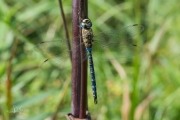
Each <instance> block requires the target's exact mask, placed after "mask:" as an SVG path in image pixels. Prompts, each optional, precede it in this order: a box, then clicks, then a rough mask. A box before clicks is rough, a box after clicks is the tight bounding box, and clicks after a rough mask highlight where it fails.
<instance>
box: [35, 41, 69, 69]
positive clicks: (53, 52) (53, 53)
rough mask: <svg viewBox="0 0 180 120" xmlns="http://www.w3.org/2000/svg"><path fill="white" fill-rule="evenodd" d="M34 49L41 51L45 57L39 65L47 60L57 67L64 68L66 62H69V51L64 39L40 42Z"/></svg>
mask: <svg viewBox="0 0 180 120" xmlns="http://www.w3.org/2000/svg"><path fill="white" fill-rule="evenodd" d="M34 50H35V51H37V52H41V53H42V54H43V55H44V56H45V57H46V60H44V62H43V63H42V64H41V66H40V67H43V66H44V65H46V64H48V62H49V61H50V63H51V64H54V65H56V66H57V67H59V68H64V66H65V65H66V63H70V59H69V57H70V56H69V55H70V54H69V53H70V52H71V51H69V50H68V49H67V43H66V41H63V40H53V41H45V42H41V43H39V44H37V45H36V46H35V47H34Z"/></svg>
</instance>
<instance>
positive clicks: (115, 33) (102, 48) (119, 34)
mask: <svg viewBox="0 0 180 120" xmlns="http://www.w3.org/2000/svg"><path fill="white" fill-rule="evenodd" d="M143 30H144V27H143V26H142V25H138V24H134V25H131V26H127V27H125V28H122V29H116V30H112V31H109V32H102V33H100V34H98V35H95V36H94V42H93V54H94V53H95V54H96V53H97V56H100V57H102V59H106V58H107V54H108V53H112V54H113V55H114V56H115V57H116V58H117V59H119V58H131V57H133V56H134V55H136V54H138V53H140V52H141V47H140V46H138V45H137V44H136V42H135V40H134V38H135V37H136V36H138V35H140V33H141V32H142V31H143ZM104 55H105V56H104ZM94 56H95V57H96V55H94ZM103 56H104V57H103Z"/></svg>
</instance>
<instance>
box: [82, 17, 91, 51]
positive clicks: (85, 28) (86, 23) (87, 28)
mask: <svg viewBox="0 0 180 120" xmlns="http://www.w3.org/2000/svg"><path fill="white" fill-rule="evenodd" d="M91 26H92V22H91V20H90V19H84V20H83V21H82V22H81V28H82V38H83V42H84V45H85V46H86V48H90V47H92V42H93V31H92V29H91Z"/></svg>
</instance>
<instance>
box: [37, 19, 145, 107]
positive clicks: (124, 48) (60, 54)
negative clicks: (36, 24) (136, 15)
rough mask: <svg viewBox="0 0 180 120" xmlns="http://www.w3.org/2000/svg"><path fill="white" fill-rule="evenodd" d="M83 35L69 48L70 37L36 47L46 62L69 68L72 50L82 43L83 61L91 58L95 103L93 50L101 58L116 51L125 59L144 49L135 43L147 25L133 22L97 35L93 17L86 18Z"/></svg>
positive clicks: (42, 43) (81, 24) (119, 56)
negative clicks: (84, 51)
mask: <svg viewBox="0 0 180 120" xmlns="http://www.w3.org/2000/svg"><path fill="white" fill-rule="evenodd" d="M80 27H81V30H82V36H77V37H76V38H74V39H78V38H82V40H83V42H82V43H81V44H80V45H78V46H75V47H74V48H72V49H71V50H68V49H67V48H66V47H67V45H66V44H67V40H52V41H45V42H41V43H39V44H37V45H36V46H35V50H36V51H38V52H41V53H43V54H44V55H45V56H46V57H47V59H46V60H45V61H44V62H43V63H45V62H47V61H55V65H57V66H58V67H59V68H66V65H67V62H70V57H69V55H70V52H71V53H73V52H74V51H75V49H79V48H80V47H81V45H84V46H85V48H86V54H85V55H84V54H83V55H82V56H83V59H82V62H83V61H84V60H86V59H88V61H89V68H90V76H91V84H92V93H93V97H94V103H95V104H97V90H96V77H95V70H94V63H93V56H92V52H93V53H98V57H100V58H101V59H100V60H105V59H108V58H107V56H106V55H107V54H106V53H109V51H110V52H111V53H114V55H115V58H117V59H122V58H123V57H124V58H128V57H130V58H131V57H133V56H134V55H136V54H138V53H140V52H141V47H139V46H138V45H137V44H135V41H134V38H135V37H136V36H138V35H139V34H140V33H142V31H143V30H144V26H143V25H140V24H133V25H130V26H127V27H124V28H122V29H114V30H111V31H107V32H101V33H99V34H97V35H94V34H93V30H92V28H91V27H92V22H91V20H90V19H83V20H82V22H81V23H80Z"/></svg>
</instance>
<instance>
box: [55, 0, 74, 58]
mask: <svg viewBox="0 0 180 120" xmlns="http://www.w3.org/2000/svg"><path fill="white" fill-rule="evenodd" d="M58 1H59V8H60V12H61V16H62V20H63V25H64V30H65V35H66V39H67V47H68V50H69V51H70V52H69V57H70V59H71V62H72V52H71V45H70V40H69V34H68V28H67V24H66V18H65V15H64V10H63V5H62V1H61V0H58Z"/></svg>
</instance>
